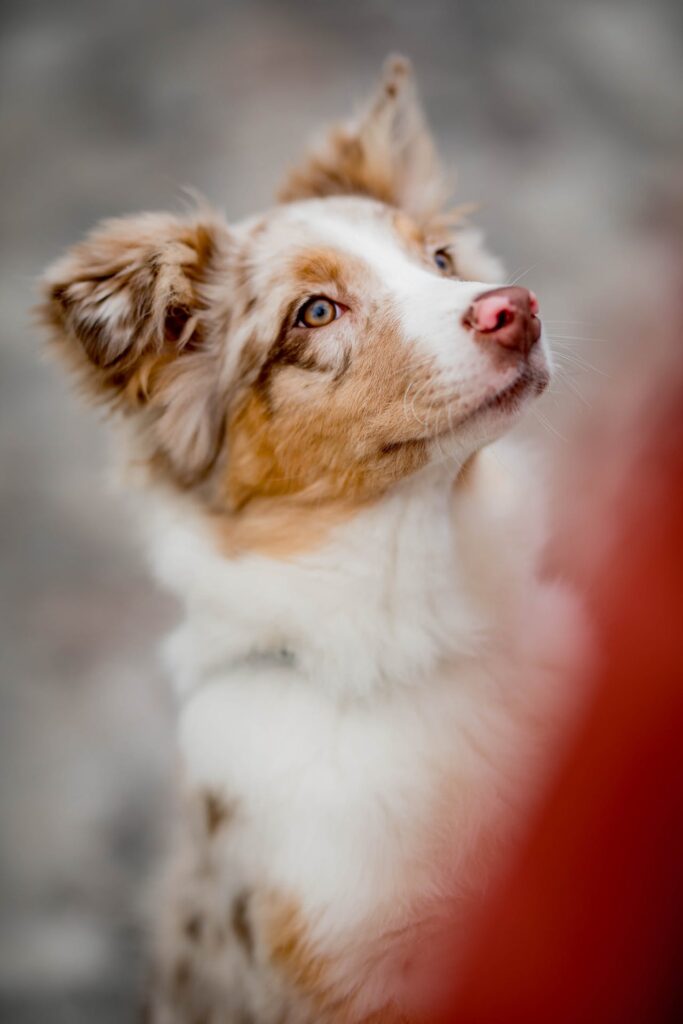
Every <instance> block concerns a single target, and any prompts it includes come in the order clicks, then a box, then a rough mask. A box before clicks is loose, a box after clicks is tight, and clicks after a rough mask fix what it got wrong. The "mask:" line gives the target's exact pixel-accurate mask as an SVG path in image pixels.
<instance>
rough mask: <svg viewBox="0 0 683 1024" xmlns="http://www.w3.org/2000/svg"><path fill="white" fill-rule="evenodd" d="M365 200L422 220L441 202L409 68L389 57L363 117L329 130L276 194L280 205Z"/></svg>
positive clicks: (403, 61)
mask: <svg viewBox="0 0 683 1024" xmlns="http://www.w3.org/2000/svg"><path fill="white" fill-rule="evenodd" d="M331 195H366V196H371V197H373V198H375V199H380V200H381V201H382V202H385V203H389V204H390V205H392V206H397V207H400V208H402V209H404V210H405V211H406V212H407V213H409V214H411V215H412V216H414V217H416V218H417V219H419V220H424V219H428V218H429V217H431V216H432V215H433V214H434V213H436V212H437V210H438V209H439V208H440V207H441V205H442V203H443V201H444V199H445V198H446V194H445V189H444V182H443V177H442V174H441V170H440V167H439V162H438V159H437V156H436V151H435V148H434V143H433V140H432V137H431V135H430V133H429V129H428V128H427V125H426V123H425V119H424V115H423V113H422V110H421V108H420V104H419V102H418V99H417V96H416V92H415V84H414V81H413V73H412V68H411V66H410V63H409V62H408V61H407V60H406V59H405V58H404V57H390V58H389V59H388V60H387V61H386V64H385V66H384V71H383V75H382V80H381V83H380V86H379V89H378V90H377V92H376V93H375V95H374V96H373V98H372V100H371V101H370V104H369V105H368V107H367V108H366V109H365V111H364V112H363V113H362V114H361V115H360V116H359V117H358V118H357V119H356V120H354V121H351V122H350V123H348V124H341V125H336V126H334V127H333V128H332V129H331V130H330V131H329V132H328V133H327V135H326V136H325V137H324V139H323V141H322V142H321V144H320V145H319V146H317V147H314V148H313V149H312V151H311V152H310V153H309V154H308V155H307V156H306V158H305V159H304V161H303V163H302V164H300V165H299V166H298V167H295V168H294V169H293V170H292V171H290V173H289V175H288V177H287V179H286V181H285V182H284V184H283V185H282V187H281V188H280V190H279V192H278V198H279V199H280V201H281V202H291V201H293V200H296V199H307V198H311V197H313V196H331Z"/></svg>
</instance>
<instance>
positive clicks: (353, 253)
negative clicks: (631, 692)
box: [42, 58, 577, 1024]
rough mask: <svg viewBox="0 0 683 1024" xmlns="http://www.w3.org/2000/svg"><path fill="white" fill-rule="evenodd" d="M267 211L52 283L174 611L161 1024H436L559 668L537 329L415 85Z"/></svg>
mask: <svg viewBox="0 0 683 1024" xmlns="http://www.w3.org/2000/svg"><path fill="white" fill-rule="evenodd" d="M278 198H279V202H278V204H277V205H276V206H275V207H274V208H273V209H271V210H269V211H268V212H266V213H265V214H263V215H259V216H255V217H251V218H249V219H247V220H245V221H243V222H241V223H238V224H234V225H230V224H228V223H227V222H226V221H225V220H224V219H223V217H222V216H220V215H219V214H218V213H216V212H214V211H213V210H212V209H210V208H209V207H207V206H205V205H203V204H201V203H200V204H199V206H198V208H197V209H195V210H193V211H192V212H191V213H187V214H185V215H183V216H174V215H169V214H142V215H139V216H131V217H126V218H123V219H119V220H110V221H107V222H105V223H103V224H101V225H100V226H99V227H98V228H96V230H95V231H94V232H93V233H92V234H91V235H90V236H89V237H88V238H86V240H85V241H83V242H82V243H81V244H79V245H77V246H75V247H74V248H73V249H72V250H70V251H69V252H68V253H67V254H66V256H65V257H64V258H63V259H61V260H60V261H59V262H58V263H57V264H56V265H54V266H53V267H52V269H51V270H50V271H49V272H48V273H47V275H46V278H45V290H44V302H43V305H42V315H43V318H44V320H45V322H46V323H47V325H48V326H49V329H50V332H51V336H52V342H53V344H54V346H56V347H57V349H58V351H59V352H60V354H61V355H62V356H63V357H64V358H65V359H66V360H67V362H68V364H69V365H70V366H71V367H72V369H73V370H74V371H75V372H76V374H77V375H78V377H79V379H80V380H81V381H82V382H83V384H84V385H85V386H86V387H87V389H88V391H89V392H90V394H91V396H92V397H93V398H94V399H95V400H96V401H98V402H100V403H103V404H105V405H106V406H107V407H108V408H109V409H110V410H111V411H112V413H113V414H114V416H115V418H116V419H117V421H118V422H119V424H120V425H121V426H122V427H123V430H122V434H121V436H122V437H123V438H124V444H125V445H126V451H127V452H128V453H129V461H130V463H131V465H133V466H134V467H135V472H136V474H137V476H138V477H140V476H142V482H143V484H144V485H145V487H146V492H147V498H146V511H145V516H144V530H145V534H146V536H147V539H148V542H149V548H150V551H151V557H152V562H153V565H154V569H155V572H156V574H157V576H158V578H159V580H160V581H161V582H162V583H163V584H164V585H166V586H167V587H169V588H170V589H171V590H172V591H173V593H175V594H176V595H177V596H178V597H179V599H180V601H181V602H182V604H183V607H184V612H185V614H184V619H183V622H182V624H181V625H180V627H179V628H178V629H177V630H176V632H175V633H174V634H173V635H172V636H171V637H170V639H169V640H168V641H167V644H166V647H165V659H166V661H167V663H168V666H169V669H170V672H171V674H172V677H173V679H174V682H175V691H176V695H177V701H178V735H179V747H180V753H181V761H182V785H181V787H180V788H181V791H182V797H181V800H180V803H181V808H180V812H179V816H178V838H177V841H176V844H175V849H174V852H173V856H172V857H171V858H170V863H169V868H168V870H167V874H166V880H165V883H164V887H163V893H164V895H163V897H162V898H161V899H160V901H159V911H158V915H157V916H158V920H157V924H156V928H155V932H156V938H155V940H154V944H153V945H154V950H155V952H154V958H155V969H154V977H155V980H154V986H153V992H152V996H151V1005H150V1019H151V1020H153V1021H154V1022H156V1024H199V1022H200V1021H205V1022H211V1024H218V1022H225V1024H233V1022H234V1024H237V1022H240V1024H245V1022H259V1024H261V1022H262V1024H271V1022H272V1024H275V1022H281V1021H287V1022H288V1024H306V1022H326V1021H335V1022H354V1024H355V1022H360V1021H368V1022H369V1021H398V1020H420V1019H424V1017H425V1015H426V1014H428V1012H429V1006H430V1001H432V1002H433V1000H434V998H435V993H436V992H438V991H439V985H440V983H441V981H442V980H443V976H444V972H445V974H446V975H448V974H449V972H451V970H452V969H454V968H453V965H454V964H455V963H456V961H457V956H458V950H459V949H460V947H461V946H463V945H464V944H465V942H466V939H467V935H468V930H469V914H468V908H470V907H472V906H476V904H477V903H478V901H479V900H480V898H481V895H482V894H483V892H484V891H485V889H486V888H487V886H489V885H490V883H491V879H492V878H493V877H494V876H495V872H496V871H497V870H498V868H499V866H500V863H501V858H502V857H503V856H504V853H505V851H506V850H507V849H509V844H510V842H511V841H512V837H513V836H514V834H515V832H516V829H517V827H518V823H519V821H520V820H522V818H523V813H524V808H525V807H527V806H528V803H529V800H530V799H531V795H532V794H533V793H534V792H535V790H536V789H537V788H538V786H537V780H538V777H539V775H540V774H542V772H541V766H542V765H543V763H544V758H546V757H547V751H548V750H549V749H550V748H551V747H552V745H553V744H552V739H551V737H553V736H555V735H556V731H555V730H556V724H557V722H558V721H560V720H561V719H562V713H561V709H562V708H563V706H564V704H565V693H566V690H567V687H566V685H565V684H564V679H565V678H566V675H565V666H566V665H567V664H568V663H569V662H570V661H571V657H572V651H573V650H574V649H575V648H576V646H577V640H576V629H577V626H576V621H577V615H576V602H575V599H574V597H573V595H572V594H571V593H570V592H569V591H568V590H567V589H566V588H565V587H564V586H563V585H562V584H561V583H560V582H558V581H554V580H552V579H546V578H544V576H543V574H542V572H541V568H542V552H543V548H544V544H545V542H546V528H545V524H544V512H543V498H542V494H541V493H539V487H538V473H537V471H536V469H535V468H534V466H533V464H532V463H531V464H530V463H529V459H528V457H527V453H526V452H525V451H524V449H523V448H522V447H521V446H520V445H519V444H518V443H516V442H514V441H513V440H511V439H507V438H505V436H504V435H506V434H507V432H508V431H509V429H510V428H511V427H512V426H513V425H514V424H515V423H516V422H517V420H518V419H519V417H520V415H521V414H522V412H523V411H524V409H525V408H526V407H527V406H528V404H529V403H530V402H531V401H532V400H534V399H535V398H536V397H537V396H538V395H539V394H540V393H541V392H542V391H543V390H544V389H545V388H546V386H547V385H548V382H549V380H550V376H551V358H550V353H549V351H548V348H547V344H546V341H545V338H544V335H543V331H542V327H541V321H540V319H539V303H538V300H537V298H536V296H535V295H534V294H533V293H532V292H531V291H529V290H527V289H526V288H522V287H519V286H510V285H505V284H504V283H503V281H504V275H503V271H502V269H501V266H500V264H499V263H498V261H497V260H496V259H495V258H494V257H493V256H491V255H490V254H489V253H488V252H487V251H486V249H485V248H484V245H483V242H482V239H481V237H480V235H479V234H478V233H477V232H476V231H475V230H474V229H473V228H472V227H471V226H469V224H468V222H467V220H466V218H465V216H464V214H463V211H462V210H461V209H459V210H456V211H455V213H454V212H452V211H451V212H450V213H449V212H445V205H444V204H445V188H444V178H443V174H442V171H441V168H440V165H439V162H438V159H437V156H436V153H435V148H434V144H433V141H432V139H431V136H430V134H429V131H428V129H427V126H426V122H425V119H424V116H423V114H422V112H421V108H420V105H419V102H418V100H417V96H416V91H415V87H414V83H413V76H412V71H411V68H410V65H409V63H408V62H407V61H406V60H404V59H402V58H392V59H390V60H389V61H388V63H387V65H386V66H385V69H384V72H383V75H382V79H381V81H380V84H379V87H378V89H377V91H376V93H375V94H374V96H373V97H372V98H371V100H370V102H369V103H368V104H367V105H366V106H365V107H364V108H363V110H362V111H361V112H360V113H359V114H358V115H357V116H355V117H354V118H353V119H352V120H351V121H349V122H347V123H344V124H342V125H338V126H335V127H333V128H332V129H331V130H330V131H328V132H327V133H326V134H325V135H324V136H322V137H321V140H320V141H319V143H318V144H316V145H314V146H313V148H312V149H310V150H309V151H308V152H307V154H305V156H304V158H303V159H302V162H301V164H300V165H299V166H297V167H295V168H293V169H292V170H290V172H289V173H288V175H287V177H286V180H285V182H284V184H283V186H282V188H281V191H280V193H279V197H278ZM445 936H448V941H447V942H446V941H445V940H444V937H445ZM442 940H444V941H442ZM439 949H442V950H446V949H447V951H448V952H447V954H446V953H443V954H442V955H440V954H439V952H438V950H439Z"/></svg>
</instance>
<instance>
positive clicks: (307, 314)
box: [296, 295, 342, 327]
mask: <svg viewBox="0 0 683 1024" xmlns="http://www.w3.org/2000/svg"><path fill="white" fill-rule="evenodd" d="M341 312H342V311H341V309H340V307H339V306H338V305H337V303H336V302H332V300H331V299H326V298H325V296H324V295H316V296H314V297H313V298H312V299H309V300H308V302H305V303H304V305H303V306H302V307H301V309H300V310H299V313H298V315H297V318H296V322H297V325H298V326H299V327H326V326H327V324H331V323H332V321H333V320H336V319H337V317H338V316H339V315H340V313H341Z"/></svg>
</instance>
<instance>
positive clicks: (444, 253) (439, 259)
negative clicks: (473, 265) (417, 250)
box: [434, 249, 455, 274]
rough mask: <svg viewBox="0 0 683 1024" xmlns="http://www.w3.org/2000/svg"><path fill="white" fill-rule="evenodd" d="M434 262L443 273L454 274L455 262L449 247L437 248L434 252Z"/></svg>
mask: <svg viewBox="0 0 683 1024" xmlns="http://www.w3.org/2000/svg"><path fill="white" fill-rule="evenodd" d="M434 262H435V263H436V265H437V267H438V268H439V270H440V271H441V273H442V274H454V273H455V264H454V263H453V257H452V256H451V254H450V253H449V251H448V249H437V250H436V252H435V253H434Z"/></svg>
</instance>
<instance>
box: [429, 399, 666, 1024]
mask: <svg viewBox="0 0 683 1024" xmlns="http://www.w3.org/2000/svg"><path fill="white" fill-rule="evenodd" d="M682 408H683V403H679V404H678V409H679V410H680V409H682ZM655 435H656V436H654V437H653V440H652V443H651V445H650V448H649V451H648V452H647V457H646V458H644V459H643V461H642V464H639V465H638V466H637V467H636V469H637V472H634V473H633V474H632V476H631V484H630V487H631V488H632V490H631V491H629V493H628V494H627V496H626V500H625V504H624V506H623V508H622V511H623V517H622V519H621V524H622V526H623V536H622V539H621V541H620V542H618V543H616V544H615V548H614V553H613V555H612V556H611V558H610V561H609V564H608V567H607V570H606V572H604V573H601V579H600V580H598V581H596V583H597V600H596V602H595V608H594V614H595V617H596V619H597V624H598V630H599V640H600V645H601V649H602V652H603V655H604V659H603V660H602V664H601V667H600V668H599V670H598V677H597V679H596V693H595V699H594V704H593V707H592V710H591V711H590V713H589V715H588V717H587V719H586V721H585V722H584V724H583V726H582V727H581V729H580V733H579V736H578V738H577V742H576V745H575V747H574V749H573V752H572V754H571V756H570V758H569V760H568V763H567V764H566V766H565V768H564V770H563V771H562V772H561V773H560V776H559V778H558V781H557V784H556V786H555V787H554V789H553V792H552V793H551V795H550V798H549V800H548V802H547V804H546V806H545V808H544V809H543V810H542V811H541V812H540V816H539V819H538V820H537V822H536V823H535V825H534V828H533V830H532V834H531V835H530V837H529V840H528V842H527V844H526V847H525V848H524V849H523V851H522V853H521V856H520V859H519V861H518V863H517V864H516V866H515V867H514V868H513V870H512V872H511V874H510V875H509V876H508V877H507V879H506V881H505V883H504V885H503V887H502V891H501V892H500V894H499V898H498V900H497V901H496V902H495V905H493V906H492V907H491V908H490V910H489V912H488V914H487V917H486V919H485V920H484V922H483V924H482V929H481V932H480V933H479V934H478V938H477V941H476V944H475V948H474V949H472V950H471V955H470V957H469V958H468V961H467V963H466V969H465V974H464V982H463V985H462V988H461V989H460V992H459V995H458V998H457V999H454V1000H453V1003H452V1005H451V1006H450V1007H449V1008H448V1010H445V1011H444V1012H443V1014H442V1016H441V1017H440V1018H439V1024H442V1022H443V1024H445V1022H451V1021H452V1022H454V1024H455V1022H457V1024H570V1022H571V1024H579V1022H581V1024H617V1022H618V1024H632V1022H633V1024H636V1022H637V1024H660V1022H662V1024H663V1022H669V1021H671V1022H673V1021H683V972H682V970H681V968H683V422H682V421H681V415H680V411H679V412H678V414H677V416H676V417H675V418H674V419H673V420H671V421H667V422H665V423H663V424H662V425H661V426H660V429H658V430H657V431H656V432H655Z"/></svg>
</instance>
